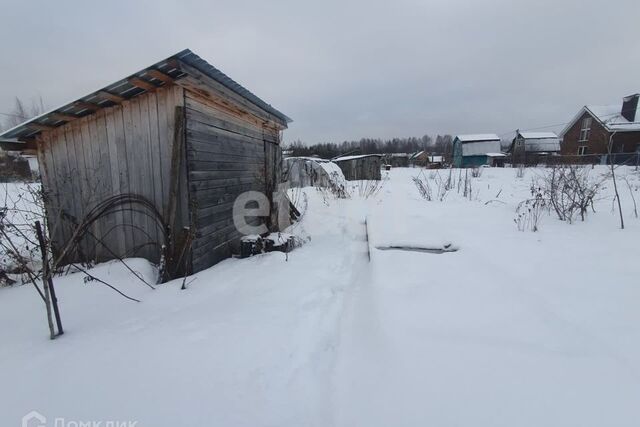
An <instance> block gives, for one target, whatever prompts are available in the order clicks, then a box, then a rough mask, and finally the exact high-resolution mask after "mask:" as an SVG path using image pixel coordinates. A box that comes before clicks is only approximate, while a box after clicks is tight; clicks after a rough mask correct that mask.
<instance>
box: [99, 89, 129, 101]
mask: <svg viewBox="0 0 640 427" xmlns="http://www.w3.org/2000/svg"><path fill="white" fill-rule="evenodd" d="M97 94H98V95H100V96H101V97H103V98H106V99H108V100H109V101H111V102H115V103H116V104H120V103H121V102H122V101H125V100H126V99H127V98H125V97H124V96H120V95H116V94H115V93H111V92H107V91H106V90H101V91H98V93H97Z"/></svg>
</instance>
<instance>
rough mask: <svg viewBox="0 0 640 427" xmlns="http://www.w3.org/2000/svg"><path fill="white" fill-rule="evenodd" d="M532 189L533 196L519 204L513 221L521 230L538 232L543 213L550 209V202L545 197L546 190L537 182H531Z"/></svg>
mask: <svg viewBox="0 0 640 427" xmlns="http://www.w3.org/2000/svg"><path fill="white" fill-rule="evenodd" d="M530 191H531V198H530V199H527V200H525V201H522V202H520V203H519V204H518V207H517V208H516V217H515V219H514V220H513V221H514V222H515V223H516V226H517V227H518V230H520V231H525V230H530V231H533V232H536V231H538V230H539V223H540V218H541V217H542V214H543V213H544V212H545V211H547V212H548V210H549V207H548V205H549V203H548V200H547V199H546V198H545V195H544V190H543V189H542V187H541V186H539V185H537V184H536V183H535V182H532V183H531V189H530Z"/></svg>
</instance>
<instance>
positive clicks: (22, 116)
mask: <svg viewBox="0 0 640 427" xmlns="http://www.w3.org/2000/svg"><path fill="white" fill-rule="evenodd" d="M45 110H46V108H45V105H44V101H43V100H42V97H41V96H39V97H38V98H36V99H32V100H31V103H30V104H27V103H26V102H25V101H23V100H22V99H20V98H18V97H17V96H16V98H15V102H14V105H13V109H12V110H11V112H10V113H9V114H8V115H7V116H6V119H5V121H4V123H3V125H4V128H5V129H10V128H12V127H15V126H18V125H19V124H21V123H23V122H25V121H26V120H29V119H31V118H33V117H36V116H39V115H40V114H42V113H44V112H45Z"/></svg>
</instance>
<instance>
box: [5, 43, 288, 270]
mask: <svg viewBox="0 0 640 427" xmlns="http://www.w3.org/2000/svg"><path fill="white" fill-rule="evenodd" d="M288 122H290V119H289V118H288V117H287V116H285V115H284V114H282V113H281V112H279V111H278V110H276V109H274V108H273V107H271V106H270V105H269V104H267V103H266V102H264V101H262V100H261V99H260V98H258V97H257V96H255V95H254V94H253V93H251V92H249V91H248V90H247V89H245V88H244V87H242V86H241V85H239V84H238V83H236V82H235V81H233V80H232V79H230V78H229V77H227V76H226V75H225V74H223V73H222V72H221V71H219V70H218V69H216V68H215V67H213V66H212V65H210V64H208V63H207V62H206V61H204V60H203V59H201V58H200V57H198V56H197V55H196V54H194V53H193V52H191V51H190V50H188V49H187V50H184V51H181V52H179V53H177V54H175V55H173V56H171V57H169V58H167V59H166V60H163V61H160V62H158V63H156V64H153V65H151V66H149V67H147V68H145V69H143V70H141V71H139V72H137V73H135V74H133V75H131V76H128V77H126V78H124V79H122V80H119V81H117V82H115V83H113V84H111V85H108V86H106V87H104V88H102V89H100V90H98V91H96V92H93V93H91V94H89V95H87V96H85V97H83V98H80V99H78V100H75V101H73V102H70V103H68V104H66V105H63V106H61V107H59V108H56V109H54V110H52V111H49V112H48V113H45V114H43V115H41V116H39V117H36V118H34V119H32V120H29V121H27V122H25V123H23V124H21V125H19V126H17V127H15V128H13V129H10V130H8V131H6V132H4V133H3V134H2V135H1V137H2V138H5V139H6V138H10V139H12V140H16V141H19V142H23V143H26V144H27V145H29V146H34V147H37V152H38V160H39V163H40V171H41V176H42V184H43V188H44V191H45V194H46V201H45V202H46V210H47V216H48V220H49V223H50V224H58V223H59V224H61V226H56V227H51V234H52V242H53V245H54V247H55V248H58V250H59V249H60V248H62V247H66V245H67V242H68V241H70V240H72V239H74V232H75V231H76V230H77V228H78V225H79V224H83V223H84V221H86V220H87V219H88V218H89V217H91V216H92V215H93V216H94V217H95V216H96V211H99V210H100V209H103V208H104V209H107V206H112V205H113V203H116V205H117V203H118V202H114V200H116V199H118V198H119V200H120V204H119V205H118V208H117V209H116V208H113V209H111V210H110V211H109V210H108V209H107V211H108V212H109V214H106V215H101V216H98V218H97V219H96V220H95V221H93V222H92V223H91V226H90V227H89V228H88V232H87V233H84V234H83V236H82V239H81V241H80V242H79V243H78V244H77V247H76V249H75V251H74V252H73V253H68V254H67V256H68V257H69V258H70V259H69V260H77V259H81V260H82V259H87V260H98V261H102V260H108V259H111V258H115V257H116V256H117V257H131V256H141V257H145V258H147V259H149V260H151V261H154V262H157V261H158V260H159V259H160V257H161V256H168V257H169V258H170V261H171V262H169V264H171V263H172V262H173V263H174V264H178V263H179V264H180V265H184V269H186V270H188V271H194V272H195V271H199V270H202V269H204V268H207V267H209V266H211V265H213V264H214V263H216V262H218V261H220V260H221V259H223V258H226V257H228V256H230V255H231V253H232V252H234V251H235V250H236V249H237V247H238V245H239V238H240V237H241V236H240V232H239V231H238V230H237V229H236V227H235V226H234V221H233V216H232V208H233V204H234V201H235V200H236V198H237V196H238V195H240V194H241V193H243V192H246V191H250V190H255V191H260V192H263V193H264V194H265V195H267V197H269V198H270V197H271V196H272V194H273V192H274V191H275V188H276V185H277V183H278V182H279V180H280V173H281V160H282V156H281V149H280V141H281V137H282V135H281V133H282V131H283V130H284V129H286V128H287V123H288ZM110 203H111V204H110ZM61 218H62V220H60V219H61ZM263 220H264V221H265V222H266V223H267V225H268V226H269V228H270V229H272V230H273V229H274V227H276V224H275V221H274V220H273V214H272V215H271V216H270V217H267V218H264V219H263ZM174 268H175V269H177V268H178V266H177V265H176V266H174Z"/></svg>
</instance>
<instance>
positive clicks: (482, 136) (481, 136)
mask: <svg viewBox="0 0 640 427" xmlns="http://www.w3.org/2000/svg"><path fill="white" fill-rule="evenodd" d="M456 138H457V139H459V140H460V142H478V141H500V137H499V136H498V135H496V134H495V133H478V134H470V135H458V136H456Z"/></svg>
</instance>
